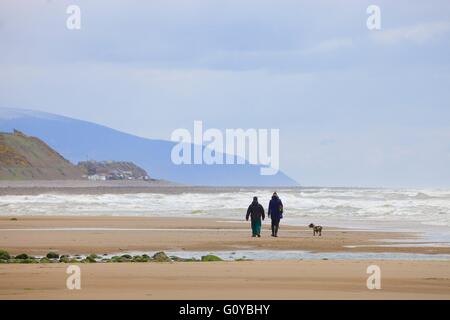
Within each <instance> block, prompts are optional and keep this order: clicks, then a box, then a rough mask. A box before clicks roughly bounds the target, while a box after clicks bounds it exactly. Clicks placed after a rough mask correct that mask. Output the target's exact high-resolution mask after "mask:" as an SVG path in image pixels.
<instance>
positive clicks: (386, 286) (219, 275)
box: [0, 260, 450, 299]
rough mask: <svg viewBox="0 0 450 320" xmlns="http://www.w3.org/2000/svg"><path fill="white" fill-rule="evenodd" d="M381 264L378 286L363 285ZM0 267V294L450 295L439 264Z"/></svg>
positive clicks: (447, 276)
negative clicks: (76, 271) (72, 276)
mask: <svg viewBox="0 0 450 320" xmlns="http://www.w3.org/2000/svg"><path fill="white" fill-rule="evenodd" d="M370 264H376V265H378V266H379V267H380V268H381V289H380V290H369V289H367V286H366V281H367V277H368V275H367V274H366V269H367V266H368V265H370ZM80 267H81V290H68V289H67V288H66V279H67V277H68V275H67V274H66V268H67V265H66V264H46V265H40V264H39V265H0V299H450V271H449V264H448V262H442V261H427V262H425V261H321V260H320V261H250V262H179V263H115V264H81V265H80Z"/></svg>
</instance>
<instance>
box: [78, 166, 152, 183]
mask: <svg viewBox="0 0 450 320" xmlns="http://www.w3.org/2000/svg"><path fill="white" fill-rule="evenodd" d="M77 167H78V168H80V169H81V170H82V171H83V173H84V174H85V175H87V176H93V175H99V176H103V177H105V178H107V179H108V180H123V179H140V180H148V179H149V178H150V177H149V176H148V174H147V172H146V171H145V170H144V169H142V168H141V167H138V166H137V165H135V164H134V163H133V162H129V161H81V162H79V163H78V164H77Z"/></svg>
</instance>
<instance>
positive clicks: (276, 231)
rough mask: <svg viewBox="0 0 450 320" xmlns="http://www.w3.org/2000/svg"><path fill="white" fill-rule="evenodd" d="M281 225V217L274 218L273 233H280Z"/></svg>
mask: <svg viewBox="0 0 450 320" xmlns="http://www.w3.org/2000/svg"><path fill="white" fill-rule="evenodd" d="M279 226H280V219H272V235H274V236H276V235H277V234H278V227H279Z"/></svg>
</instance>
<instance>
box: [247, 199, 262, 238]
mask: <svg viewBox="0 0 450 320" xmlns="http://www.w3.org/2000/svg"><path fill="white" fill-rule="evenodd" d="M249 217H250V218H251V221H252V236H253V237H258V238H259V237H261V219H262V220H264V218H265V215H264V207H263V206H262V205H261V204H259V203H258V198H257V197H253V202H252V203H251V204H250V205H249V207H248V209H247V215H246V216H245V219H246V220H247V221H248V218H249Z"/></svg>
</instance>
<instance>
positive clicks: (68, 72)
mask: <svg viewBox="0 0 450 320" xmlns="http://www.w3.org/2000/svg"><path fill="white" fill-rule="evenodd" d="M73 4H75V5H78V6H79V7H80V9H81V29H80V30H69V29H67V27H66V20H67V18H68V17H69V15H68V14H67V13H66V9H67V7H68V6H69V5H73ZM373 4H374V5H378V6H379V7H380V10H381V29H380V30H369V29H368V28H367V26H366V20H367V18H368V17H369V14H367V13H366V9H367V7H368V6H369V5H373ZM449 71H450V2H449V1H447V0H445V1H438V0H432V1H420V0H413V1H402V0H399V1H375V0H371V1H356V0H346V1H343V0H342V1H337V0H335V1H320V0H316V1H312V0H311V1H294V0H277V1H275V0H272V1H267V0H245V1H243V0H240V1H235V0H209V1H199V0H164V1H163V0H152V1H145V2H144V1H137V0H136V1H119V0H116V1H114V0H109V1H106V0H105V1H102V0H96V1H92V0H90V1H89V0H86V1H76V0H72V1H56V0H53V1H48V0H47V1H44V0H32V1H24V0H2V1H1V2H0V107H12V108H25V109H32V110H40V111H46V112H51V113H56V114H60V115H65V116H69V117H74V118H77V119H82V120H87V121H92V122H96V123H99V124H103V125H106V126H109V127H112V128H115V129H118V130H121V131H124V132H128V133H131V134H135V135H138V136H142V137H147V138H158V139H166V140H169V139H170V136H171V133H172V132H173V131H174V130H175V129H177V128H187V129H189V130H190V131H192V130H193V122H194V121H195V120H202V121H203V124H204V126H205V128H219V129H221V130H225V129H227V128H244V129H246V128H263V129H271V128H274V129H280V167H281V169H282V170H283V171H284V172H285V173H286V174H288V175H289V176H290V177H292V178H293V179H295V180H296V181H298V182H299V183H300V184H301V185H304V186H361V187H364V186H373V187H377V186H382V187H450V72H449Z"/></svg>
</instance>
